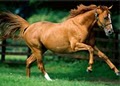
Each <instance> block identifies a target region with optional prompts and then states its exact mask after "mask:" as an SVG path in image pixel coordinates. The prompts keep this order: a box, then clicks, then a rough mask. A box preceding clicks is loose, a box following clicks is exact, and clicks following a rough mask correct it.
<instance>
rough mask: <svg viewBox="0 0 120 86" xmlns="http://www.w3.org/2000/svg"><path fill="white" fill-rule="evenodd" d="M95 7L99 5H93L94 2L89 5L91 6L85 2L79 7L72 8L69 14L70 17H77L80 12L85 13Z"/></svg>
mask: <svg viewBox="0 0 120 86" xmlns="http://www.w3.org/2000/svg"><path fill="white" fill-rule="evenodd" d="M95 8H97V6H96V5H93V4H92V5H89V6H85V5H83V4H80V5H79V6H77V9H72V10H71V11H70V15H69V17H68V18H73V17H75V16H77V15H79V14H83V13H85V12H87V11H90V10H93V9H95Z"/></svg>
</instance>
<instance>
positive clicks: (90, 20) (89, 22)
mask: <svg viewBox="0 0 120 86" xmlns="http://www.w3.org/2000/svg"><path fill="white" fill-rule="evenodd" d="M76 18H77V21H76V22H78V23H79V24H80V25H81V26H84V27H85V28H86V29H91V28H92V27H93V25H94V24H95V21H96V20H95V11H94V10H91V11H88V12H86V13H84V14H81V15H79V16H77V17H76Z"/></svg>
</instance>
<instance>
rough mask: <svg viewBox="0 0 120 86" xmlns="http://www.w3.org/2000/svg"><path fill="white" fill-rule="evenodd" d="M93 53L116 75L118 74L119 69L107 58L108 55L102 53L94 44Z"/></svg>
mask: <svg viewBox="0 0 120 86" xmlns="http://www.w3.org/2000/svg"><path fill="white" fill-rule="evenodd" d="M94 50H95V54H96V55H98V56H99V57H100V58H101V59H103V60H104V61H105V62H106V63H107V64H108V65H109V67H110V68H111V69H113V70H114V72H115V73H116V75H120V71H119V70H118V69H117V68H116V67H115V65H114V64H113V63H112V62H111V61H110V60H109V59H108V57H107V56H106V55H105V54H104V53H102V52H101V51H100V50H99V49H98V48H97V47H96V46H95V47H94Z"/></svg>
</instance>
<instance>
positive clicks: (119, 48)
mask: <svg viewBox="0 0 120 86" xmlns="http://www.w3.org/2000/svg"><path fill="white" fill-rule="evenodd" d="M96 32H98V30H96ZM101 32H102V31H101ZM101 32H100V33H101ZM102 33H104V32H102ZM119 35H120V30H116V31H115V37H114V38H110V39H108V38H106V37H105V38H100V37H99V36H97V37H96V41H97V42H101V43H102V42H103V43H106V45H107V43H111V44H113V46H112V47H107V48H105V47H102V45H101V47H100V50H102V51H103V52H105V53H111V54H112V58H111V59H112V60H113V61H114V62H117V63H120V38H119ZM6 41H7V40H4V41H2V42H1V44H0V47H1V49H0V54H1V61H2V62H3V61H5V56H6V55H26V56H29V55H30V53H31V51H30V49H29V48H28V47H27V46H26V45H23V44H22V45H21V44H7V42H6ZM7 47H13V48H14V47H17V48H27V50H25V51H22V52H17V51H15V52H11V51H9V52H8V51H7ZM45 55H52V56H53V55H57V56H69V57H73V58H77V59H78V58H79V59H88V58H84V57H82V56H81V57H80V56H79V55H76V54H72V55H70V54H47V53H46V54H45Z"/></svg>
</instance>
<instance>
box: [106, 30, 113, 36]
mask: <svg viewBox="0 0 120 86" xmlns="http://www.w3.org/2000/svg"><path fill="white" fill-rule="evenodd" d="M104 31H105V34H106V36H110V35H111V34H113V33H114V30H113V29H110V30H107V29H104Z"/></svg>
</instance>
